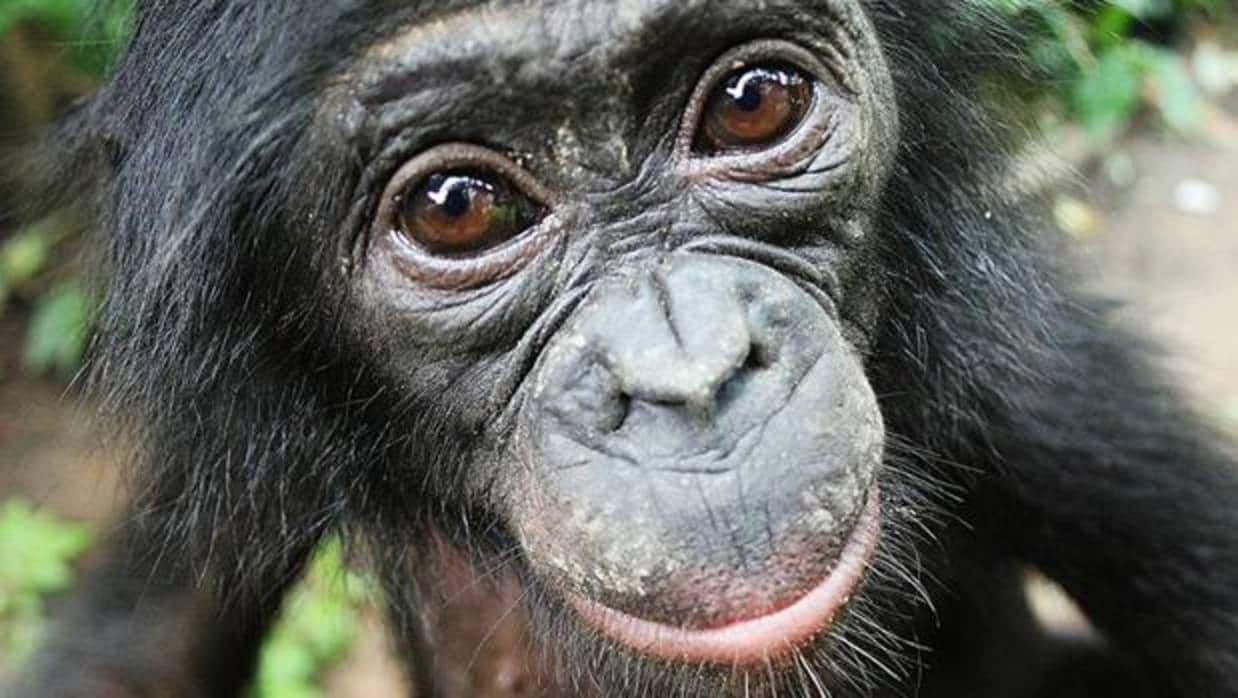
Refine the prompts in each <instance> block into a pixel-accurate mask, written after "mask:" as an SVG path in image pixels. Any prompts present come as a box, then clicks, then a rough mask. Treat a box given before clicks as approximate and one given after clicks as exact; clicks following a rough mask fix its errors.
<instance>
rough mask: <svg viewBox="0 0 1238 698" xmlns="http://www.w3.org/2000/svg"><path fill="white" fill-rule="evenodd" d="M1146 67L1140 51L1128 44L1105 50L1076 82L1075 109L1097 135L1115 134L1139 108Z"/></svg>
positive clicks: (1072, 102) (1073, 92)
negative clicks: (1132, 48) (1136, 51)
mask: <svg viewBox="0 0 1238 698" xmlns="http://www.w3.org/2000/svg"><path fill="white" fill-rule="evenodd" d="M1145 70H1146V69H1145V66H1144V65H1143V63H1142V61H1141V60H1139V57H1138V55H1136V54H1135V53H1134V52H1132V51H1129V50H1127V49H1126V48H1125V47H1118V48H1114V49H1111V50H1109V51H1106V52H1105V53H1103V54H1102V55H1101V56H1100V58H1099V60H1098V61H1097V63H1096V66H1095V67H1094V68H1093V69H1092V70H1090V71H1087V72H1086V73H1085V74H1084V75H1083V77H1082V78H1081V79H1080V80H1079V82H1078V83H1076V84H1075V87H1074V89H1073V91H1072V94H1071V107H1072V111H1074V113H1075V114H1076V115H1077V116H1078V118H1079V121H1080V122H1081V123H1082V124H1083V126H1084V127H1085V128H1086V129H1087V130H1088V131H1089V132H1091V133H1092V134H1093V135H1094V136H1108V135H1110V134H1112V133H1113V132H1115V131H1117V130H1118V129H1119V128H1121V127H1122V126H1124V125H1125V124H1126V123H1127V122H1129V121H1130V119H1131V117H1132V116H1133V115H1134V114H1135V111H1136V109H1138V108H1139V97H1140V88H1141V87H1142V79H1143V75H1144V73H1145Z"/></svg>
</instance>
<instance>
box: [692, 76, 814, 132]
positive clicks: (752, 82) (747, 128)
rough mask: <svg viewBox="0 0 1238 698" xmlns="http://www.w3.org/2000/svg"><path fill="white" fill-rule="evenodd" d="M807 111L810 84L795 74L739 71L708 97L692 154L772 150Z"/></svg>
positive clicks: (810, 92)
mask: <svg viewBox="0 0 1238 698" xmlns="http://www.w3.org/2000/svg"><path fill="white" fill-rule="evenodd" d="M811 105H812V83H811V82H809V80H807V79H806V78H805V77H804V76H803V75H802V74H801V73H800V72H799V71H797V70H794V69H793V68H789V67H779V66H754V67H749V68H742V69H740V70H737V71H735V72H733V73H731V74H730V75H728V76H727V77H726V79H725V80H724V81H723V82H722V83H721V84H719V85H718V86H717V87H716V88H715V89H714V92H713V94H711V95H710V96H709V101H708V103H706V105H705V110H704V113H703V115H702V117H701V131H700V135H699V136H698V139H697V144H696V150H697V151H699V152H704V153H710V154H715V153H722V152H726V151H731V150H745V149H755V148H761V147H764V146H769V145H772V144H774V143H775V142H777V141H778V140H780V139H781V138H782V137H783V136H786V135H787V134H788V133H790V132H791V130H792V129H794V128H795V127H796V126H798V125H799V124H800V122H801V121H803V119H804V116H805V115H806V114H807V113H808V109H809V107H810V106H811Z"/></svg>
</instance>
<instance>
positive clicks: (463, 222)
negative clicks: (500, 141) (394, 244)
mask: <svg viewBox="0 0 1238 698" xmlns="http://www.w3.org/2000/svg"><path fill="white" fill-rule="evenodd" d="M537 218H538V210H537V205H536V204H534V203H533V202H532V201H530V200H529V198H528V197H526V196H524V195H522V194H521V193H519V192H517V191H516V190H514V189H513V188H512V186H511V185H510V184H509V183H508V182H507V181H506V180H505V179H504V178H503V177H501V176H499V175H497V174H495V173H493V172H488V171H484V170H453V171H448V172H436V173H434V174H431V175H430V176H428V177H426V178H424V179H422V180H421V181H420V182H419V183H418V184H417V185H416V186H415V187H414V188H412V189H410V190H408V192H407V193H406V194H405V195H404V196H403V197H401V200H400V202H399V204H398V208H397V224H398V225H399V227H400V230H401V232H403V233H404V234H405V235H407V236H408V237H409V238H410V239H412V240H413V241H415V242H416V243H417V244H419V245H421V246H422V247H424V248H426V249H427V250H429V251H430V252H433V253H435V254H447V255H450V254H462V253H468V252H476V251H479V250H483V249H485V248H488V247H493V246H495V245H498V244H499V243H502V242H504V241H506V240H509V239H511V238H513V237H515V236H516V235H518V234H520V233H521V232H522V231H524V230H526V229H527V228H529V227H531V226H533V225H534V224H535V223H536V222H537Z"/></svg>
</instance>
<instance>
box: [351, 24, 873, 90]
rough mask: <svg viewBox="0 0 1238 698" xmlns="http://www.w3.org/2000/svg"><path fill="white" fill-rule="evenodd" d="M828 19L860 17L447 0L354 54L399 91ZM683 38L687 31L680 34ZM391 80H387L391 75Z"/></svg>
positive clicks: (517, 75)
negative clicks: (463, 76)
mask: <svg viewBox="0 0 1238 698" xmlns="http://www.w3.org/2000/svg"><path fill="white" fill-rule="evenodd" d="M776 25H785V26H799V27H803V28H804V29H805V31H808V30H810V29H811V28H812V27H814V26H817V27H819V26H823V25H824V26H829V27H830V29H831V31H840V32H843V33H845V34H849V35H851V37H852V38H856V35H857V34H862V33H863V32H862V31H861V28H862V27H863V26H864V25H865V20H864V18H863V13H862V11H861V10H860V9H859V6H858V3H857V1H856V0H798V1H793V0H540V1H537V2H528V1H524V0H510V1H508V0H497V1H496V0H490V1H487V2H465V3H453V4H452V6H450V7H448V8H445V9H442V10H430V11H427V12H426V13H424V14H423V15H422V17H421V18H420V19H419V20H417V21H415V22H414V23H411V24H409V25H407V26H405V27H404V28H402V29H401V30H399V31H397V32H396V33H394V34H392V35H389V36H388V37H387V38H386V39H384V40H383V41H380V42H379V43H377V44H375V45H374V46H372V47H370V49H369V50H368V51H367V52H366V53H365V55H364V56H363V59H362V61H361V66H362V71H361V73H362V77H363V78H364V79H363V82H364V83H365V84H366V85H367V87H368V88H369V90H368V91H370V92H373V93H378V96H379V97H380V98H381V93H383V92H385V91H388V90H394V91H395V92H396V93H399V92H401V91H403V89H404V88H405V87H406V85H402V84H400V83H401V78H407V77H410V76H415V77H416V82H417V83H419V84H421V85H425V84H427V82H432V81H434V79H435V78H436V77H437V76H441V77H442V78H443V79H445V80H452V79H458V78H459V75H460V71H462V70H464V69H467V71H468V74H470V75H484V74H486V72H487V71H489V72H490V73H493V77H494V79H496V80H499V79H501V80H513V81H519V82H529V83H537V82H543V81H545V80H548V79H550V80H560V81H561V80H562V79H563V77H564V75H566V74H570V73H572V72H576V71H581V70H586V69H589V68H591V67H592V68H596V67H599V66H607V67H611V68H621V67H623V66H624V65H625V64H636V63H638V62H648V60H649V58H650V57H651V56H654V57H657V56H670V55H674V54H675V53H681V52H683V51H684V50H685V48H686V47H685V43H687V44H688V45H689V46H700V47H701V48H702V49H706V48H708V45H709V44H708V38H709V37H710V36H718V35H726V34H737V35H739V36H740V37H741V38H743V37H744V35H745V34H749V33H752V34H756V33H759V31H760V28H761V27H762V26H776ZM686 38H690V40H689V41H687V42H685V39H686ZM393 82H394V83H395V84H394V85H393V84H392V83H393Z"/></svg>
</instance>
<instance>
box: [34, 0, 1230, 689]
mask: <svg viewBox="0 0 1238 698" xmlns="http://www.w3.org/2000/svg"><path fill="white" fill-rule="evenodd" d="M206 5H212V6H214V5H219V7H218V8H214V9H212V8H210V7H206ZM293 5H296V3H278V2H272V3H269V5H264V6H262V7H250V6H247V5H244V4H233V5H229V3H222V2H221V3H208V4H204V5H203V6H202V7H181V8H176V9H175V10H173V9H168V8H164V7H162V6H157V5H153V4H152V5H150V6H142V7H141V8H140V10H139V13H140V17H141V18H142V21H140V22H139V23H138V30H137V34H136V36H135V38H134V40H133V45H132V46H131V48H130V50H129V53H128V54H127V56H126V58H125V60H123V61H122V62H121V64H120V65H119V67H118V70H117V75H116V77H115V78H114V80H113V82H112V83H111V85H110V86H109V87H108V88H106V89H105V90H103V91H102V92H101V93H100V95H99V96H98V97H97V98H96V99H95V101H93V102H92V103H91V104H89V105H87V106H85V107H83V108H82V109H81V110H80V111H79V112H77V113H75V114H74V115H72V117H70V118H67V119H66V125H65V126H64V127H63V128H64V133H65V134H68V135H69V136H72V137H71V138H70V137H68V136H66V138H65V140H66V141H68V142H69V143H70V144H71V145H73V146H75V148H76V150H75V149H74V148H67V150H69V151H70V152H72V153H75V154H76V155H74V157H79V158H81V157H86V156H85V155H82V153H86V154H90V153H94V154H95V155H94V158H96V159H94V160H91V161H92V162H95V163H96V165H98V164H99V161H100V159H101V160H102V166H101V169H102V170H103V172H102V174H99V175H98V178H99V182H100V183H99V184H98V186H101V187H103V190H104V191H107V192H110V193H111V197H110V198H108V199H106V203H105V204H104V205H103V206H102V208H103V210H102V211H101V212H100V219H101V220H102V221H103V223H104V225H103V228H104V230H105V242H106V244H107V245H108V250H109V261H110V263H111V266H112V271H113V273H114V276H115V280H114V281H113V282H112V285H111V287H110V288H109V301H108V305H107V307H106V308H105V314H104V327H103V330H102V332H103V336H104V339H105V343H104V344H103V346H102V348H101V350H100V355H99V359H98V364H99V366H101V367H102V368H101V369H100V371H99V372H98V375H99V377H98V378H97V382H98V384H99V385H100V386H101V387H102V389H103V391H104V393H105V396H106V397H108V398H109V399H110V400H111V401H112V404H113V405H115V406H116V408H117V409H118V410H120V411H123V412H125V413H127V414H133V415H134V420H135V421H136V422H137V423H138V424H139V425H140V426H139V427H138V429H137V436H138V437H139V438H140V439H141V440H142V443H143V445H144V447H145V451H144V459H143V460H144V463H143V466H142V467H143V469H142V470H141V472H142V473H143V475H142V477H143V479H142V480H140V482H141V483H142V484H143V485H144V487H143V488H142V489H141V490H140V492H141V495H142V496H141V497H140V498H139V499H138V501H137V503H136V504H135V507H136V508H135V512H137V513H140V514H141V516H139V517H135V518H134V519H133V523H132V525H130V526H128V527H127V528H126V530H125V532H124V535H123V537H122V539H121V540H120V541H118V543H117V545H118V547H121V548H122V549H128V550H129V551H134V552H136V553H137V554H133V552H130V553H129V554H125V553H124V552H121V553H118V554H117V555H116V556H115V558H114V561H113V562H112V563H111V564H110V565H109V566H107V567H106V569H105V570H103V571H101V572H100V573H99V574H98V577H97V579H98V580H99V581H98V582H97V583H96V584H94V585H93V586H92V587H91V589H92V590H91V591H88V592H87V593H84V594H83V595H82V596H81V598H80V599H79V600H78V601H77V602H76V605H75V606H74V607H73V608H72V609H70V611H69V613H67V614H66V621H65V622H64V627H66V628H76V629H77V631H76V632H68V631H66V632H64V633H62V637H61V639H59V640H57V641H55V642H53V643H52V644H51V646H50V647H49V649H48V650H47V651H46V652H45V654H44V656H43V658H42V662H41V664H39V665H38V666H39V667H40V668H38V669H36V670H35V671H34V672H32V675H31V677H30V679H29V680H28V682H27V684H26V686H24V687H23V689H22V690H25V691H28V692H29V694H30V695H97V692H98V690H97V688H89V687H90V686H96V687H97V686H98V685H107V686H112V687H113V688H111V689H109V690H111V691H112V694H114V695H118V696H128V695H161V693H160V691H167V690H170V689H169V687H176V688H175V691H176V695H194V694H195V691H196V692H197V694H201V695H211V696H215V695H234V694H236V692H237V691H238V687H239V686H241V685H243V683H244V681H245V679H246V677H247V676H248V673H249V672H250V670H251V668H252V661H253V656H254V655H253V650H254V647H255V646H256V643H257V642H258V641H259V639H260V637H261V633H262V630H263V629H264V627H265V626H266V624H267V622H268V621H269V620H270V619H271V617H272V616H273V614H274V613H275V610H276V608H277V605H278V600H279V598H280V596H281V595H282V594H283V592H284V590H285V589H286V586H287V585H288V584H289V583H290V581H291V580H293V579H294V578H295V576H296V574H297V573H298V571H299V570H300V567H301V565H302V564H303V562H304V560H305V557H306V556H307V555H308V553H309V551H310V550H312V548H313V545H314V544H315V543H316V542H317V541H318V540H319V539H320V537H321V536H322V535H324V534H326V533H328V532H330V531H332V530H336V529H342V530H344V531H346V532H348V533H349V534H350V535H351V538H352V539H353V540H356V541H357V543H358V545H357V550H358V551H359V554H361V555H359V556H364V557H366V558H368V561H369V562H370V564H371V565H372V568H373V569H374V571H375V573H376V574H377V575H378V577H379V578H380V579H381V580H382V582H383V585H384V588H385V589H386V591H387V594H388V597H389V600H390V604H391V607H392V619H393V625H394V627H395V629H396V631H397V633H396V636H397V638H398V640H399V645H400V648H401V649H402V650H403V651H405V652H407V654H408V655H409V657H410V673H411V676H412V680H413V683H414V684H415V686H416V691H417V693H418V695H421V696H472V697H483V698H484V697H486V696H512V695H530V696H532V695H543V696H640V695H657V696H662V695H668V696H669V695H675V696H787V695H809V696H818V695H830V696H860V695H878V696H911V695H921V696H986V697H992V696H1011V697H1016V698H1017V697H1023V696H1028V697H1031V696H1068V697H1069V696H1109V695H1112V696H1121V697H1122V698H1132V697H1134V696H1142V695H1150V696H1194V695H1209V696H1228V695H1238V694H1236V693H1235V691H1238V689H1236V688H1235V686H1238V592H1235V591H1234V590H1235V589H1238V584H1236V583H1235V582H1238V559H1236V558H1238V518H1236V517H1238V515H1236V514H1235V513H1234V507H1233V506H1232V505H1233V503H1234V502H1235V501H1236V500H1235V497H1236V496H1238V475H1236V473H1238V471H1236V470H1234V469H1233V468H1232V467H1231V466H1232V463H1230V462H1229V459H1228V457H1227V456H1225V455H1224V454H1223V453H1222V452H1221V451H1220V450H1219V449H1217V448H1216V447H1214V446H1213V437H1212V436H1211V435H1209V434H1208V433H1207V431H1206V430H1205V429H1202V428H1200V427H1199V426H1198V425H1197V423H1196V422H1195V420H1194V419H1193V417H1192V416H1191V415H1190V414H1189V412H1188V411H1187V410H1184V409H1182V408H1181V407H1180V406H1179V405H1177V404H1176V402H1174V401H1173V400H1172V399H1170V398H1167V397H1166V393H1165V391H1164V389H1163V386H1162V384H1161V382H1160V381H1159V380H1158V379H1157V378H1156V377H1155V375H1154V374H1153V373H1152V372H1151V371H1150V370H1149V369H1148V368H1147V367H1146V365H1145V363H1144V361H1143V360H1142V358H1141V357H1140V356H1139V353H1138V352H1139V349H1138V343H1136V342H1132V341H1131V340H1130V339H1129V338H1127V337H1126V336H1125V335H1123V334H1121V333H1119V332H1117V331H1115V330H1114V329H1112V328H1111V327H1110V326H1109V325H1108V324H1107V323H1105V322H1104V321H1103V318H1102V317H1101V315H1100V314H1099V308H1100V307H1101V306H1100V305H1099V304H1098V303H1096V302H1095V301H1093V300H1092V299H1089V298H1086V297H1085V296H1082V295H1079V294H1077V293H1076V292H1075V291H1073V290H1072V288H1071V284H1070V283H1069V280H1068V279H1067V278H1066V277H1065V276H1064V275H1063V274H1061V273H1060V272H1059V271H1058V270H1057V269H1056V267H1055V266H1054V264H1053V263H1052V261H1051V260H1050V258H1049V257H1048V256H1047V255H1046V254H1044V251H1043V249H1042V247H1041V242H1040V239H1039V238H1038V237H1037V236H1036V235H1034V234H1032V233H1031V232H1029V231H1030V230H1033V229H1034V225H1035V219H1034V217H1033V216H1030V215H1029V214H1028V213H1027V211H1026V210H1025V209H1026V207H1025V204H1024V203H1023V202H1022V201H1021V200H1020V198H1019V197H1018V196H1017V193H1015V192H1010V191H1007V190H1005V189H1003V188H1002V186H1000V185H999V184H995V182H997V181H998V180H999V177H998V175H999V174H1000V163H1001V162H1002V158H1001V152H1002V151H1001V145H1002V140H1001V138H999V137H998V135H997V131H998V125H997V123H996V122H994V121H991V115H990V114H989V112H987V111H985V110H984V109H983V108H982V107H981V105H979V104H978V103H976V102H975V101H973V100H974V97H975V95H976V94H979V93H980V91H979V88H978V87H977V85H979V82H975V80H976V79H977V75H975V74H973V73H982V72H983V70H984V69H985V68H986V67H988V68H991V69H993V70H996V69H997V68H996V66H995V65H993V66H982V65H978V62H979V61H980V57H984V56H990V57H993V60H994V61H996V60H997V59H998V57H999V56H1000V55H1001V53H1000V47H1001V46H1002V41H1003V40H1004V39H1003V38H1002V37H1001V36H996V35H994V31H995V30H994V29H993V28H989V29H985V28H984V27H986V26H988V25H985V24H984V23H983V20H984V15H983V13H982V12H980V11H979V10H972V12H973V14H974V16H973V15H969V14H967V13H954V12H953V11H952V9H951V8H954V7H955V6H956V5H957V8H956V9H959V8H963V7H964V3H941V4H940V5H939V4H937V3H927V4H926V3H922V2H913V1H912V0H907V1H904V2H899V1H898V0H870V1H868V2H860V1H859V0H799V1H794V2H793V1H791V0H769V1H768V2H762V3H756V4H754V3H753V2H750V1H749V0H743V1H741V0H712V1H690V2H685V1H684V0H673V1H672V0H623V1H619V2H602V1H598V0H562V1H548V2H539V3H519V2H500V1H494V2H479V3H471V2H462V3H438V4H436V5H435V6H434V7H429V6H422V5H419V4H417V3H412V4H410V5H409V6H407V7H387V6H385V5H383V4H381V3H374V4H367V3H352V2H344V1H343V0H340V1H339V2H325V3H321V5H316V6H315V7H313V8H307V7H303V6H296V7H294V6H293ZM756 5H759V7H758V6H756ZM956 14H958V16H956ZM921 22H922V23H921ZM952 22H957V24H952ZM969 31H970V32H974V33H970V34H969V33H966V32H969ZM951 32H954V33H953V34H952V33H951ZM950 37H954V38H955V39H957V41H955V42H953V43H951V42H950V41H946V39H947V38H950ZM989 40H993V41H994V43H993V44H988V43H985V42H987V41H989ZM945 45H948V46H949V47H950V48H949V50H946V49H945V48H942V47H943V46H945ZM972 46H976V47H977V48H974V49H972V48H970V47H972ZM981 46H985V47H988V48H987V49H982V48H980V47H981ZM935 50H936V51H941V53H934V51H935ZM968 51H974V53H971V54H969V53H968ZM986 51H991V53H986ZM952 52H959V53H960V54H961V55H962V58H959V61H960V65H954V64H949V63H948V61H949V60H950V58H951V56H950V54H951V53H952ZM967 71H972V73H969V72H967ZM964 77H967V78H968V79H969V80H971V82H966V83H964V82H963V79H964ZM947 79H957V80H959V82H958V83H957V84H941V83H940V82H938V81H941V80H947ZM745 81H749V82H745ZM746 85H747V86H749V87H745V86H746ZM752 86H755V87H752ZM750 87H751V89H749V88H750ZM761 90H763V91H761ZM991 131H992V132H991ZM100 143H103V144H104V145H102V146H101V145H100ZM104 146H105V147H104ZM100 151H103V152H104V155H103V156H100V155H99V152H100ZM169 154H170V156H169ZM182 183H195V184H197V187H188V188H177V187H180V186H182ZM1171 464H1172V466H1173V467H1171ZM1177 464H1181V467H1177ZM168 551H172V553H173V554H162V555H160V554H159V553H167V552H168ZM1028 567H1036V568H1039V569H1040V570H1041V571H1043V572H1044V573H1045V574H1047V575H1049V576H1050V577H1052V578H1054V579H1055V580H1057V581H1058V582H1060V583H1061V584H1062V585H1063V587H1065V589H1066V590H1067V591H1068V592H1069V593H1071V594H1072V595H1073V596H1074V597H1075V598H1076V599H1077V600H1078V601H1079V602H1080V604H1081V606H1082V608H1083V610H1084V611H1085V612H1086V613H1087V614H1088V615H1089V617H1090V619H1091V620H1092V621H1093V623H1094V624H1095V625H1096V628H1097V631H1098V632H1097V635H1096V637H1090V636H1089V637H1088V638H1068V639H1063V638H1061V637H1058V636H1055V635H1053V634H1052V633H1049V632H1046V631H1045V629H1043V628H1041V627H1039V626H1038V625H1037V624H1036V622H1035V621H1034V619H1033V618H1032V617H1031V615H1030V613H1029V612H1028V610H1027V608H1026V603H1025V601H1024V599H1023V595H1022V591H1021V589H1022V579H1023V574H1024V570H1025V569H1026V568H1028ZM220 591H222V592H223V593H222V594H221V593H219V592H220ZM135 607H137V608H139V609H140V610H141V611H142V614H146V615H142V614H138V615H135V613H134V610H133V609H134V608H135ZM185 609H192V613H190V612H188V611H186V610H185ZM203 609H214V612H213V613H208V614H207V615H209V616H211V617H212V618H213V620H212V621H207V622H203V621H202V620H201V615H202V614H203V613H204V611H203ZM147 615H151V616H153V617H157V618H171V619H172V621H171V622H173V623H175V622H176V619H184V622H185V623H186V624H188V623H189V622H190V621H191V620H194V621H196V622H195V623H194V624H193V627H194V628H195V629H196V631H195V632H194V633H191V634H189V635H187V636H186V637H185V638H184V642H183V643H181V644H179V645H178V646H177V647H175V648H168V651H167V652H164V653H160V652H158V651H157V650H155V649H152V648H151V647H150V643H148V642H147V643H139V642H136V641H128V640H127V639H128V638H137V637H140V636H142V635H143V633H144V629H143V628H142V627H141V626H140V625H139V624H138V623H137V622H136V621H135V619H136V618H141V617H147ZM104 638H110V639H109V640H108V642H110V643H111V646H112V647H113V648H120V649H113V650H112V651H111V652H107V653H104V652H99V651H97V650H96V649H95V648H97V647H98V646H99V643H100V642H102V641H104ZM118 640H119V641H118ZM101 682H102V684H101Z"/></svg>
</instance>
